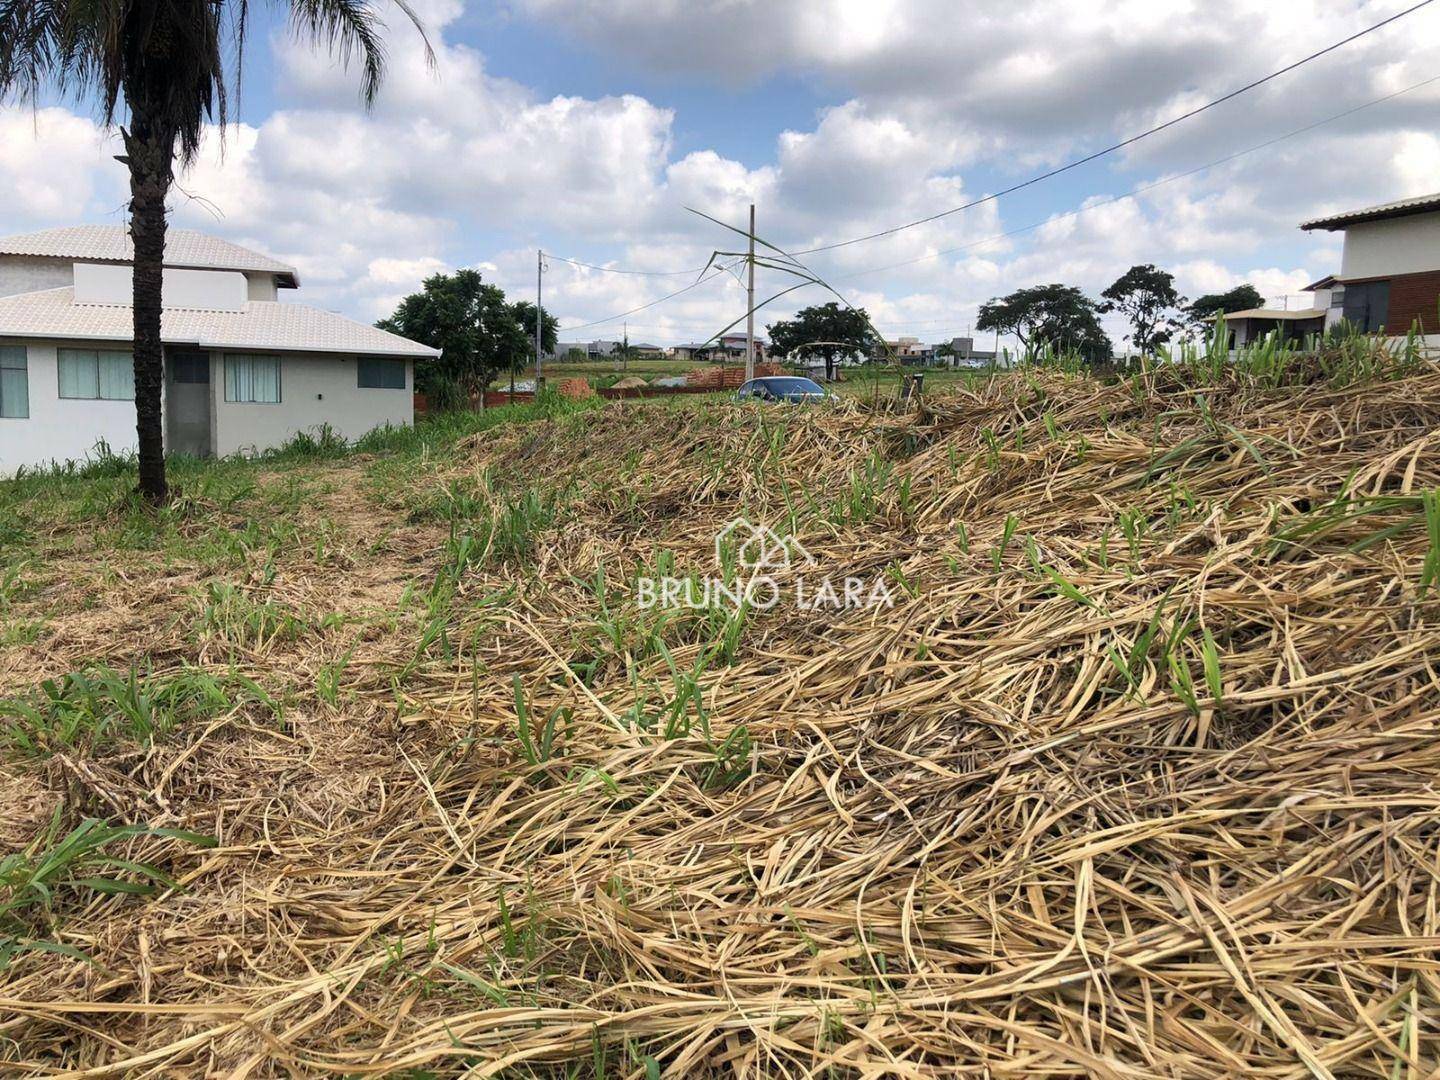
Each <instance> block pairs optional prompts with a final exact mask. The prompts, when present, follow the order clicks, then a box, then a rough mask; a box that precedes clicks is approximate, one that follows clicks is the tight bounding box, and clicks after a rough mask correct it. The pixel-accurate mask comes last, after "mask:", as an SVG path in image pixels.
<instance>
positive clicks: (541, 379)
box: [535, 248, 545, 401]
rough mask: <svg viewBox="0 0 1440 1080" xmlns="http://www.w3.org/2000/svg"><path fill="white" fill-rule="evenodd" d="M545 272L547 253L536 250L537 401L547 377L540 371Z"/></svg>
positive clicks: (543, 323)
mask: <svg viewBox="0 0 1440 1080" xmlns="http://www.w3.org/2000/svg"><path fill="white" fill-rule="evenodd" d="M544 271H545V252H543V251H541V250H540V249H539V248H536V249H535V400H536V401H539V400H540V391H541V390H542V389H543V388H544V386H545V376H544V375H543V374H542V373H541V370H540V333H541V331H542V330H544V328H545V309H544V308H543V307H541V305H540V277H541V275H542V274H543V273H544Z"/></svg>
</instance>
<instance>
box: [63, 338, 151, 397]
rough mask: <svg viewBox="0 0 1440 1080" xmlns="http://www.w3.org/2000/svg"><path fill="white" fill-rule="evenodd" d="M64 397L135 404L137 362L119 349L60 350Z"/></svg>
mask: <svg viewBox="0 0 1440 1080" xmlns="http://www.w3.org/2000/svg"><path fill="white" fill-rule="evenodd" d="M59 361H60V364H59V367H60V396H61V397H62V398H80V399H82V400H86V401H134V400H135V360H134V358H133V357H132V356H131V355H130V354H129V353H128V352H121V351H119V350H118V349H60V350H59Z"/></svg>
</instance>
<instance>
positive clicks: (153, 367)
mask: <svg viewBox="0 0 1440 1080" xmlns="http://www.w3.org/2000/svg"><path fill="white" fill-rule="evenodd" d="M134 105H135V103H134V102H132V103H131V106H132V109H133V108H134ZM139 111H140V110H135V112H136V113H138V112H139ZM123 134H124V137H125V155H126V164H128V165H129V167H130V239H131V241H132V242H133V244H134V246H135V268H134V291H133V294H132V301H133V303H134V316H135V343H134V359H135V434H136V436H137V440H138V445H139V455H140V494H141V495H142V496H143V497H144V498H145V499H146V500H148V501H149V502H152V503H162V502H164V501H165V499H166V497H167V495H168V489H167V487H166V484H165V434H164V427H163V423H162V414H161V406H160V394H161V386H162V385H163V383H164V379H165V350H164V345H163V344H162V342H161V340H160V311H161V284H162V279H163V276H164V266H165V197H166V196H167V195H168V194H169V192H170V183H171V181H172V180H173V179H174V173H173V164H172V163H173V162H174V152H175V135H174V132H172V131H167V130H162V129H161V128H160V127H158V126H157V125H153V124H151V123H149V122H148V121H146V120H144V119H143V118H142V117H141V116H139V115H136V116H135V117H134V122H133V123H132V124H131V127H130V130H129V131H126V132H124V133H123Z"/></svg>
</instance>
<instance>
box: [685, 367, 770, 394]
mask: <svg viewBox="0 0 1440 1080" xmlns="http://www.w3.org/2000/svg"><path fill="white" fill-rule="evenodd" d="M780 373H781V371H780V365H779V364H756V365H755V374H756V375H779V374H780ZM744 381H745V369H744V368H741V367H704V368H696V369H695V370H694V371H691V372H689V373H688V374H686V376H685V385H686V386H698V387H702V388H704V389H707V390H734V389H735V388H736V387H737V386H739V385H740V384H741V383H743V382H744Z"/></svg>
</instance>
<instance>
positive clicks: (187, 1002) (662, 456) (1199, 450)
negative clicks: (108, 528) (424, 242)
mask: <svg viewBox="0 0 1440 1080" xmlns="http://www.w3.org/2000/svg"><path fill="white" fill-rule="evenodd" d="M642 408H644V409H646V410H647V411H641V409H642ZM347 468H353V467H347ZM340 486H353V487H356V488H359V487H362V486H363V485H360V484H359V483H358V478H355V477H348V478H347V477H345V476H343V475H342V477H341V478H340ZM1437 489H1440V370H1437V369H1436V368H1435V367H1434V366H1433V365H1418V366H1415V367H1414V368H1413V369H1412V370H1409V371H1406V372H1403V373H1393V372H1392V373H1391V374H1390V377H1388V378H1384V379H1375V380H1370V381H1363V382H1360V383H1347V384H1345V385H1341V384H1340V383H1338V382H1337V381H1336V380H1334V379H1328V378H1323V377H1321V376H1320V375H1319V374H1317V373H1314V372H1311V373H1309V374H1308V375H1307V374H1306V373H1305V372H1304V371H1303V370H1298V369H1297V371H1296V372H1294V373H1292V375H1291V376H1290V377H1286V378H1274V377H1272V378H1268V379H1261V378H1259V377H1257V376H1254V375H1251V374H1244V373H1237V372H1233V371H1224V372H1220V373H1218V374H1211V375H1209V376H1205V377H1202V376H1200V375H1195V374H1190V373H1186V372H1185V371H1182V370H1180V369H1163V370H1161V371H1159V372H1151V373H1148V374H1145V375H1140V376H1135V377H1133V378H1130V379H1124V380H1120V381H1118V382H1114V383H1110V384H1105V383H1101V382H1099V381H1096V380H1094V379H1091V378H1088V377H1083V376H1075V375H1063V374H1058V373H1048V372H1024V373H1017V374H1013V375H1009V376H1005V377H1001V378H999V379H996V380H993V381H991V382H989V383H987V384H984V385H981V386H979V387H978V388H977V389H975V390H974V391H959V392H954V393H952V394H950V395H947V396H945V397H940V398H933V399H929V400H927V401H926V403H925V404H924V405H923V406H922V407H920V408H919V409H918V410H916V409H907V410H905V411H900V409H899V407H898V406H891V407H890V408H888V409H887V408H880V409H876V408H874V407H872V406H868V405H861V404H856V403H839V404H836V405H834V406H833V407H830V406H827V407H824V408H779V407H774V408H768V409H766V408H754V407H745V406H733V405H725V406H722V407H716V406H714V405H706V406H704V407H700V408H696V407H693V406H692V407H690V408H686V409H681V408H669V407H656V406H648V407H636V406H627V405H620V404H616V405H612V406H608V407H606V408H603V409H599V410H596V411H593V412H590V413H586V414H582V415H579V416H575V417H570V418H567V419H564V420H561V421H553V422H543V423H536V424H529V425H523V426H517V427H515V428H513V429H510V430H507V431H505V432H504V433H502V434H500V435H495V434H493V433H486V435H485V436H484V437H483V439H481V438H477V439H476V441H475V443H474V445H472V446H470V447H468V448H467V452H466V454H465V455H463V456H462V457H460V458H459V459H458V460H456V461H454V462H451V463H447V464H445V465H444V467H443V469H441V470H440V471H439V472H437V473H436V474H434V475H429V476H426V477H424V479H423V480H421V479H416V480H415V482H414V483H413V484H412V490H411V491H410V492H409V493H408V494H407V495H406V500H407V501H406V502H404V504H403V505H400V506H396V505H394V503H393V501H392V500H382V501H377V502H375V503H373V504H371V505H366V506H364V507H363V508H362V509H363V512H362V511H361V510H355V513H354V516H353V517H352V518H350V519H346V520H348V521H350V526H349V528H350V529H351V532H350V533H349V534H347V535H349V536H350V537H351V539H350V540H348V541H346V540H344V539H343V537H342V538H334V537H332V539H331V541H330V542H331V545H332V546H334V545H335V544H336V543H340V544H341V545H342V546H343V545H344V544H345V543H349V545H350V548H349V550H351V551H352V552H354V553H355V558H354V559H352V560H350V562H349V563H348V564H347V563H346V562H345V560H344V559H340V560H339V564H338V565H332V564H331V563H326V564H321V563H317V562H315V561H313V560H310V561H307V560H309V559H310V557H309V555H308V554H307V552H306V544H305V543H298V544H297V545H296V548H295V550H294V551H292V552H289V553H280V554H279V555H276V554H274V553H271V558H272V560H278V562H277V563H276V566H278V569H275V568H274V567H272V570H271V572H269V573H268V574H258V573H256V574H252V575H251V576H249V577H247V578H245V579H244V580H242V581H240V582H237V585H238V587H239V588H240V589H241V590H242V592H243V593H244V594H245V595H246V596H247V597H248V598H249V600H250V602H252V603H258V602H262V601H263V602H274V603H276V604H283V603H290V604H294V605H308V606H309V607H311V608H323V609H324V610H327V611H341V610H345V608H346V605H347V604H349V603H350V602H351V601H350V600H348V599H346V598H347V597H349V596H351V595H352V594H353V593H354V592H355V591H356V590H357V589H359V588H360V587H361V586H364V588H366V589H368V590H370V591H371V592H372V593H374V594H376V595H381V594H383V595H387V596H391V595H392V594H389V593H384V590H383V589H381V584H383V583H382V582H380V579H379V578H378V577H377V576H376V575H378V574H379V573H380V569H378V567H381V566H382V565H386V564H387V560H392V562H391V563H390V565H392V566H393V575H392V576H393V577H394V579H395V580H396V581H399V580H401V579H406V580H408V582H409V584H410V587H409V588H408V589H407V590H406V592H405V594H404V596H403V597H401V598H400V599H399V600H398V603H399V604H400V605H401V607H402V608H403V607H404V606H405V605H407V604H408V605H410V607H411V608H412V609H413V608H415V607H417V606H418V607H419V608H420V609H423V610H422V614H421V615H420V616H417V617H415V618H414V619H410V618H409V617H407V618H400V619H397V620H392V621H391V623H389V624H382V623H381V622H380V621H378V620H376V621H373V622H371V623H367V624H366V626H365V628H364V629H363V630H361V631H358V632H357V633H356V634H355V635H354V636H353V638H347V637H345V636H344V634H343V633H340V632H337V631H327V632H320V631H315V632H314V633H313V634H312V633H308V632H300V633H297V634H295V635H282V634H280V633H278V632H276V633H272V634H270V635H268V636H266V635H265V634H263V633H262V634H260V635H258V636H255V637H253V638H246V639H244V640H237V639H236V637H235V636H234V635H232V637H231V639H230V646H231V647H230V648H228V649H226V648H223V647H222V646H223V645H224V640H225V639H224V637H223V635H222V636H221V637H216V636H214V635H213V634H212V635H211V636H210V637H205V636H203V635H202V636H201V638H200V639H199V640H200V641H202V643H203V644H202V645H201V646H200V648H199V650H198V651H195V650H191V653H193V655H187V654H186V646H184V645H182V644H180V640H179V637H178V636H177V637H176V639H175V640H174V641H171V640H170V639H169V638H167V636H166V635H167V634H172V635H179V633H180V632H179V631H178V630H176V631H169V630H163V629H162V630H159V631H157V633H156V634H155V635H153V636H152V638H151V640H148V641H146V642H144V643H142V644H141V647H142V648H144V649H145V650H146V653H145V654H143V655H150V656H154V657H163V658H164V659H163V660H157V664H161V665H162V666H163V665H170V668H169V669H168V670H174V669H175V666H176V665H178V664H180V663H181V662H182V660H181V659H177V658H178V657H183V662H184V663H187V664H191V665H198V666H201V667H203V668H205V669H206V670H209V671H214V672H224V671H239V672H241V673H243V675H244V677H245V678H246V679H249V680H252V681H253V683H254V684H255V685H256V686H258V687H261V688H263V689H264V690H265V691H266V692H267V693H268V694H269V695H270V696H271V697H272V698H276V699H279V698H281V697H283V698H284V699H285V702H286V704H285V710H284V720H283V723H279V724H277V723H276V722H274V721H273V720H272V719H270V716H269V713H268V712H267V711H266V710H265V709H263V708H262V707H261V706H260V705H259V704H257V703H256V702H255V701H253V700H252V701H249V702H248V703H244V704H239V705H237V706H236V707H235V708H234V709H232V710H230V711H229V712H228V713H225V714H223V715H220V716H218V717H216V718H215V719H213V720H210V721H208V722H205V721H201V722H196V723H190V724H186V725H180V726H176V727H175V728H173V729H171V730H170V731H169V732H168V733H167V734H165V735H164V737H162V738H157V739H156V740H155V743H154V745H153V747H152V748H148V749H146V748H143V747H142V746H138V745H136V744H133V743H131V744H123V743H122V744H120V745H119V746H112V747H109V748H96V749H95V750H93V751H92V752H89V753H86V754H79V753H70V754H56V755H52V756H50V757H44V758H34V759H27V760H25V761H23V762H21V763H20V764H18V765H14V766H11V767H10V768H11V769H12V771H13V772H14V775H15V783H16V784H19V783H20V782H22V780H23V782H24V783H25V784H28V785H31V788H32V789H34V792H32V794H34V797H35V798H36V799H38V800H40V802H41V803H43V802H44V795H45V792H47V791H49V792H52V793H53V794H54V797H55V798H57V799H58V798H61V797H62V796H63V797H64V798H66V799H70V800H74V799H76V798H85V797H88V798H89V799H91V802H92V803H95V802H97V801H102V800H103V803H104V805H103V806H101V809H102V810H105V812H106V816H108V817H109V818H110V819H111V821H112V822H118V821H121V820H122V819H123V820H125V821H130V822H137V823H147V824H150V825H161V826H168V827H172V828H183V829H185V830H188V831H190V832H194V833H198V834H204V835H208V836H213V837H215V838H216V839H217V841H218V845H217V846H216V847H214V848H208V849H201V848H198V847H196V846H195V845H194V844H190V843H187V842H186V841H185V840H184V839H181V838H176V837H173V836H142V837H137V838H135V839H134V840H133V841H131V843H130V847H129V848H128V849H126V854H127V856H128V857H129V858H130V859H132V860H135V861H137V862H141V863H144V864H145V865H155V866H158V867H161V868H163V869H164V870H165V871H166V872H167V873H168V874H169V875H171V876H172V877H173V878H174V879H175V880H176V881H178V882H179V883H180V887H177V888H175V889H167V890H165V891H162V892H160V893H159V894H158V895H156V896H153V897H148V898H141V899H134V898H129V897H124V896H108V895H95V896H93V897H91V898H89V899H85V898H84V896H81V898H80V899H74V898H72V899H71V901H70V903H71V905H72V906H71V909H70V910H69V911H68V912H67V913H66V916H65V918H64V919H63V920H61V921H59V922H58V924H57V929H56V930H55V935H56V936H55V940H56V941H57V942H58V943H60V944H62V945H64V946H65V947H66V948H73V949H76V950H79V951H82V952H84V953H85V954H86V956H87V957H88V960H83V961H82V960H80V959H76V958H73V957H70V956H66V955H62V954H60V953H56V952H50V953H39V952H32V953H26V954H23V955H20V956H17V957H16V958H14V959H12V961H11V967H10V969H9V971H8V972H7V973H5V974H4V975H3V976H0V978H3V980H4V985H3V986H0V1061H4V1062H10V1063H11V1064H9V1065H5V1066H0V1068H3V1069H4V1070H5V1071H11V1070H14V1071H18V1072H22V1073H26V1072H28V1073H36V1074H38V1073H44V1072H47V1071H49V1070H82V1071H84V1070H89V1074H93V1075H125V1076H142V1075H201V1074H209V1073H214V1074H216V1075H220V1074H224V1075H242V1076H260V1075H280V1074H285V1075H294V1074H322V1073H324V1074H335V1075H345V1076H367V1075H382V1074H390V1073H395V1074H404V1072H405V1070H414V1072H412V1073H410V1075H415V1076H421V1075H453V1074H457V1073H460V1072H463V1071H464V1070H466V1069H469V1068H473V1069H475V1070H476V1072H475V1075H481V1076H488V1075H499V1074H504V1075H506V1076H511V1075H515V1076H530V1075H556V1076H561V1075H566V1076H569V1075H605V1076H634V1077H640V1076H645V1075H647V1074H648V1075H667V1076H701V1075H715V1076H747V1077H759V1076H787V1075H793V1076H810V1075H829V1076H913V1077H928V1076H934V1075H942V1074H944V1075H950V1074H954V1075H967V1076H1041V1075H1045V1076H1078V1075H1093V1076H1105V1077H1140V1076H1167V1077H1206V1078H1220V1077H1237V1076H1274V1077H1282V1076H1284V1077H1289V1076H1296V1077H1300V1076H1307V1075H1312V1076H1320V1077H1352V1076H1374V1077H1398V1076H1407V1077H1410V1076H1413V1077H1419V1076H1423V1075H1430V1074H1432V1073H1433V1071H1434V1070H1435V1069H1436V1068H1437V1065H1440V1036H1437V1034H1436V1033H1437V1031H1440V1026H1437V1020H1440V982H1437V977H1440V971H1437V961H1436V955H1437V946H1440V897H1437V892H1440V791H1437V788H1436V784H1437V779H1436V778H1437V775H1440V725H1437V722H1440V675H1437V666H1436V665H1437V663H1440V634H1437V621H1440V603H1437V590H1440V499H1437V497H1436V496H1435V495H1434V492H1436V490H1437ZM353 498H360V496H353ZM351 508H352V509H354V506H353V504H351ZM737 519H744V522H745V523H746V524H745V525H744V526H743V528H746V529H749V530H750V531H749V532H748V533H746V534H745V535H746V536H749V537H752V538H753V537H754V536H758V535H761V534H763V533H764V529H768V530H770V534H766V535H771V534H773V536H775V537H778V538H780V542H781V544H782V545H783V549H784V550H783V554H781V553H777V552H771V556H773V557H770V558H767V559H766V560H763V561H764V563H765V565H764V566H763V569H764V571H765V573H766V575H767V576H771V577H773V578H774V580H775V582H776V583H777V586H778V587H777V589H776V590H775V592H776V594H777V595H778V597H779V599H778V602H775V603H774V604H773V605H770V606H768V607H763V606H762V605H760V604H758V603H757V604H756V605H754V606H748V605H747V606H742V607H740V608H739V609H738V610H737V609H736V608H735V607H734V606H733V605H731V604H730V603H729V601H728V600H727V599H726V596H725V594H724V590H723V589H721V590H720V591H719V595H718V600H717V594H716V593H715V592H711V593H710V594H708V595H709V599H710V600H711V601H714V602H712V603H710V604H708V605H704V604H701V605H691V604H689V603H686V602H685V601H688V600H690V599H691V598H693V597H696V596H700V595H702V592H703V588H704V587H708V586H706V585H705V582H706V581H707V580H708V579H710V578H716V579H719V580H720V581H721V583H722V584H728V585H729V586H730V587H732V588H733V587H734V585H735V582H736V581H737V579H738V580H741V581H743V580H744V579H745V576H746V574H747V573H748V572H750V571H752V570H755V569H756V567H755V566H753V565H750V564H754V563H756V562H757V561H761V560H757V559H755V558H753V557H751V556H753V552H747V551H744V550H741V549H740V548H737V547H733V546H730V547H727V544H728V543H730V540H728V539H727V537H726V535H721V534H725V530H726V528H727V526H732V525H733V524H734V523H735V522H736V520H737ZM332 520H340V519H339V518H333V519H332ZM762 526H763V528H758V527H762ZM751 527H757V528H751ZM306 535H307V534H306V533H305V529H304V527H301V529H300V537H301V539H302V540H303V539H304V537H305V536H306ZM717 535H721V538H720V541H719V543H718V544H717ZM730 535H732V536H733V535H734V534H733V532H732V533H731V534H730ZM736 542H737V543H742V544H743V538H742V540H740V541H736ZM417 553H419V554H418V555H417ZM402 557H403V560H404V561H401V560H402ZM287 560H289V561H287ZM127 576H128V577H133V576H134V575H133V572H132V573H131V574H129V575H127ZM832 576H833V577H834V578H835V579H837V580H839V579H845V578H855V579H858V580H861V581H863V582H865V587H864V590H863V591H862V592H861V593H858V594H856V595H857V596H858V597H859V599H857V601H856V602H855V603H847V602H844V601H843V597H844V596H845V595H846V594H845V590H844V589H843V587H841V588H837V589H836V593H837V594H838V595H839V596H840V597H842V601H841V602H839V603H837V604H831V603H816V602H814V598H815V597H816V596H817V595H821V593H820V592H819V591H818V590H819V586H818V585H817V582H820V579H823V578H826V577H832ZM667 578H668V579H681V582H682V584H681V586H680V587H679V588H678V589H674V590H671V594H670V595H671V599H672V600H674V601H676V602H675V603H674V604H673V605H672V606H668V607H667V606H665V605H663V604H661V603H655V604H653V605H651V606H649V607H642V606H641V604H640V602H639V599H640V593H641V590H642V587H641V585H640V582H641V581H642V580H644V581H650V582H652V583H653V582H655V581H659V580H663V579H667ZM800 578H803V579H805V580H806V581H808V583H809V587H808V595H809V596H810V597H811V600H812V602H811V603H809V604H805V603H803V602H796V599H795V598H796V597H797V595H800V593H798V592H797V590H796V589H795V588H792V585H793V584H794V583H795V581H796V579H800ZM877 581H878V582H879V583H880V585H881V586H882V587H881V588H879V589H878V590H876V589H875V588H874V586H875V583H876V582H877ZM801 591H802V592H803V591H804V590H801ZM881 594H883V595H884V597H886V598H888V602H887V600H881V599H879V597H880V596H881ZM657 595H663V590H662V591H661V594H657ZM872 598H873V599H874V602H872ZM387 602H388V601H387ZM156 625H157V626H159V625H160V624H159V623H157V624H156ZM57 648H59V646H57ZM347 650H348V651H347ZM342 654H343V657H344V663H343V664H342V663H340V658H341V656H342ZM77 659H78V658H77V657H76V656H74V655H71V654H64V655H61V654H60V653H57V654H56V655H55V657H54V660H53V662H54V663H55V664H56V665H57V666H56V668H55V669H54V670H52V672H51V674H52V675H59V674H61V673H62V672H63V671H64V670H68V668H67V667H66V666H65V665H71V666H73V665H74V664H75V663H76V661H77ZM327 673H329V674H327ZM57 762H59V763H58V764H57ZM0 888H3V886H0Z"/></svg>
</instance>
